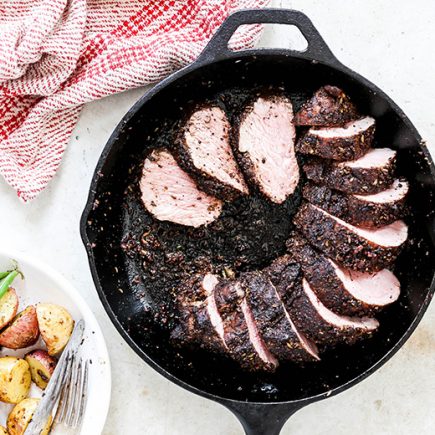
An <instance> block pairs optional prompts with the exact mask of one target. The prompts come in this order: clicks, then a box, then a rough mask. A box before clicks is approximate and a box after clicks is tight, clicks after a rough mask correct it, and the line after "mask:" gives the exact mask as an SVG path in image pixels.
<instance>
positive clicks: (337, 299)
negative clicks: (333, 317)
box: [287, 233, 400, 316]
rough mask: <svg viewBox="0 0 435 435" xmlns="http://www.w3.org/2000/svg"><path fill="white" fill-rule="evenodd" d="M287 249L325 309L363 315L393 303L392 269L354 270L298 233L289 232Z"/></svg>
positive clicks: (395, 284)
mask: <svg viewBox="0 0 435 435" xmlns="http://www.w3.org/2000/svg"><path fill="white" fill-rule="evenodd" d="M287 249H288V251H289V253H290V256H291V258H293V261H297V262H298V263H299V264H300V265H301V267H302V271H303V274H304V277H305V279H306V280H307V281H308V283H309V285H310V287H311V289H312V290H313V292H314V293H315V294H316V296H317V297H318V298H319V299H320V301H321V302H322V304H323V305H325V306H326V308H328V309H330V310H332V311H333V312H334V313H337V314H343V315H348V316H367V315H372V314H373V313H375V312H377V311H379V309H381V308H384V307H386V306H387V305H389V304H391V303H393V302H395V301H396V300H397V299H398V297H399V295H400V283H399V281H398V279H397V278H396V277H395V276H394V274H393V273H392V272H390V271H389V270H387V269H383V270H381V271H380V272H376V273H366V272H357V271H353V270H349V269H345V268H344V267H342V266H340V265H338V264H337V263H335V262H334V261H332V260H331V259H330V258H327V257H326V256H324V255H323V254H322V253H320V252H318V251H316V250H315V249H314V248H313V247H312V246H311V245H310V244H309V243H308V242H307V241H306V240H305V239H304V238H303V237H302V236H300V235H298V234H296V233H295V234H292V235H291V237H290V238H289V240H288V242H287Z"/></svg>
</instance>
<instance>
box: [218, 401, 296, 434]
mask: <svg viewBox="0 0 435 435" xmlns="http://www.w3.org/2000/svg"><path fill="white" fill-rule="evenodd" d="M224 405H225V406H226V407H227V408H228V409H229V410H230V411H231V412H232V413H233V414H234V415H235V416H236V417H237V419H238V420H239V421H240V423H242V426H243V429H244V430H245V434H246V435H279V434H280V432H281V429H282V427H283V426H284V424H285V423H286V421H287V420H288V419H289V418H290V417H291V416H292V415H293V414H294V413H295V412H297V411H299V409H301V408H302V407H303V406H302V405H294V404H289V403H276V404H271V403H266V404H262V403H241V402H231V403H224Z"/></svg>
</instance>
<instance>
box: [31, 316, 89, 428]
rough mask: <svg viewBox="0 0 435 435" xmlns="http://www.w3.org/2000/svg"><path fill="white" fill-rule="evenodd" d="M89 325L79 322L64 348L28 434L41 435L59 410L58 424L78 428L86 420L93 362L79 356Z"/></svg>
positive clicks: (82, 321) (56, 417)
mask: <svg viewBox="0 0 435 435" xmlns="http://www.w3.org/2000/svg"><path fill="white" fill-rule="evenodd" d="M84 327H85V322H84V320H83V319H82V320H79V321H78V322H77V324H76V326H75V328H74V331H73V333H72V335H71V338H70V340H69V342H68V344H67V346H66V348H65V349H64V351H63V353H62V356H61V357H60V359H59V362H58V364H57V366H56V369H55V371H54V373H53V376H52V378H51V380H50V382H49V384H48V387H47V389H46V390H45V392H44V395H43V398H42V399H41V401H40V402H39V405H38V407H37V409H36V411H35V413H34V414H33V418H32V420H31V422H30V423H29V426H28V427H27V429H26V431H25V434H26V435H39V434H40V433H41V431H42V430H43V428H44V427H45V425H46V423H47V420H48V419H49V418H50V417H51V416H52V413H53V409H55V408H56V413H55V418H54V420H55V422H56V423H57V424H59V425H60V424H63V425H64V426H66V427H70V428H74V429H76V428H77V427H79V426H80V425H81V423H82V421H83V416H84V411H85V405H86V399H87V391H88V377H89V360H85V361H84V362H83V358H81V357H80V356H79V355H78V352H79V350H80V347H81V346H80V345H81V342H82V338H83V332H84Z"/></svg>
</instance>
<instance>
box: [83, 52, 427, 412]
mask: <svg viewBox="0 0 435 435" xmlns="http://www.w3.org/2000/svg"><path fill="white" fill-rule="evenodd" d="M277 55H278V56H284V57H287V58H295V59H299V60H303V61H305V62H310V60H309V59H307V57H306V56H304V55H303V52H301V53H299V52H296V51H292V50H285V49H270V48H260V49H251V50H244V51H241V52H237V53H233V54H231V56H228V57H225V58H220V59H217V60H214V59H212V60H209V59H202V58H201V57H200V58H198V60H197V61H196V62H194V63H192V64H190V65H188V66H186V67H184V68H182V69H181V70H179V71H176V72H174V73H173V74H171V75H170V76H168V77H167V78H165V79H164V80H162V81H161V82H159V83H158V84H156V85H155V86H154V87H153V88H151V89H149V90H147V91H146V92H145V93H144V94H143V95H142V97H140V98H139V100H138V101H137V102H136V103H135V104H134V105H133V106H132V107H131V108H130V109H129V110H128V112H127V113H126V114H125V115H124V117H123V118H122V119H121V120H120V122H119V123H118V125H117V126H116V127H115V129H114V130H113V132H112V134H111V135H110V137H109V139H108V141H107V143H106V145H105V146H104V148H103V151H102V153H101V155H100V157H99V159H98V163H97V165H96V168H95V171H94V174H93V176H92V181H91V185H90V189H89V194H88V199H87V202H86V205H85V208H84V210H83V212H82V215H81V219H80V235H81V238H82V242H83V244H84V246H85V249H86V254H87V256H88V262H89V267H90V270H91V275H92V279H93V281H94V285H95V288H96V290H97V293H98V296H99V299H100V301H101V303H102V304H103V307H104V309H105V311H106V313H107V315H108V316H109V318H110V320H111V322H112V324H113V325H114V326H115V328H116V329H117V331H118V332H119V333H120V335H121V337H122V338H123V339H124V340H125V341H126V343H127V344H128V345H129V346H130V347H131V348H132V349H133V350H134V351H135V352H136V354H137V355H138V356H139V357H140V358H141V359H142V360H143V361H145V362H146V363H147V364H148V365H150V366H151V367H152V368H153V369H154V370H156V371H157V372H158V373H159V374H160V375H162V376H164V377H165V378H166V379H168V380H170V381H171V382H174V383H175V384H176V385H179V386H180V387H182V388H184V389H186V390H187V391H190V392H192V393H195V394H197V395H199V396H202V397H205V398H208V399H210V400H214V401H217V402H220V403H221V404H224V405H225V406H231V404H236V405H237V404H246V403H248V404H252V405H270V406H272V405H284V404H288V405H292V404H293V405H295V404H297V405H298V408H300V407H303V406H304V405H306V404H309V403H312V402H316V401H319V400H322V399H325V398H328V397H331V396H334V395H336V394H339V393H341V392H343V391H345V390H347V389H349V388H350V387H352V386H353V385H356V384H358V383H359V382H361V381H362V380H364V379H365V378H367V377H368V376H370V375H371V374H372V373H374V372H375V371H377V370H378V369H379V368H381V367H382V366H383V365H384V364H385V363H386V362H387V361H388V360H389V359H390V358H392V357H393V355H395V354H396V352H398V351H399V349H401V348H402V346H403V345H404V344H405V343H406V341H407V340H408V339H409V337H410V336H411V335H412V333H413V332H414V331H415V329H416V328H417V326H418V324H419V323H420V321H421V319H422V317H423V315H424V314H425V312H426V310H427V308H428V306H429V304H430V302H431V300H432V298H433V295H434V293H435V273H434V275H433V277H432V281H431V284H430V286H429V287H428V288H427V291H426V296H425V298H424V301H423V302H422V304H421V307H420V309H419V311H418V312H417V313H416V315H415V316H414V319H413V321H412V323H411V324H410V326H409V328H408V329H407V330H406V331H405V333H404V334H403V335H402V337H400V339H399V340H398V341H397V342H396V343H395V344H394V346H393V347H392V348H391V349H390V350H389V351H388V352H386V353H385V354H384V355H383V356H382V357H381V358H380V359H379V360H378V361H377V362H375V363H374V364H373V365H371V366H370V367H369V368H368V369H366V370H365V371H364V372H362V373H361V374H359V375H357V376H356V377H354V378H353V379H351V380H349V381H347V382H345V383H344V384H341V385H340V386H338V387H336V388H333V389H331V390H328V391H326V392H324V393H320V394H316V395H314V396H309V397H304V398H302V399H297V400H290V401H270V402H255V401H242V400H235V399H230V398H227V397H223V396H218V395H214V394H211V393H209V392H207V391H205V390H201V389H199V388H197V387H194V386H192V385H190V384H188V383H187V382H185V381H183V380H181V379H179V378H177V377H176V376H174V375H173V374H172V373H170V372H168V371H167V370H165V369H164V368H163V367H161V366H160V365H159V364H158V363H157V362H155V361H154V360H153V359H152V358H151V357H149V356H148V354H147V353H146V352H145V351H143V350H142V349H141V348H140V347H139V346H138V345H137V344H136V343H135V342H134V340H133V339H132V338H131V337H130V335H129V334H128V332H127V331H126V330H125V329H124V328H123V327H122V325H121V324H120V322H119V321H118V319H117V317H116V314H115V313H114V311H113V310H112V308H111V306H110V304H109V302H108V300H107V298H106V295H105V292H104V289H103V288H102V286H101V284H100V279H99V276H98V272H97V268H96V265H95V258H94V255H93V249H92V247H91V243H90V241H89V237H88V234H87V227H88V224H87V221H88V216H89V214H90V213H91V211H92V207H93V204H94V200H95V197H96V192H97V186H98V184H99V181H100V178H101V175H100V174H101V173H102V169H103V167H104V165H105V163H106V160H107V156H108V154H109V153H110V152H111V151H112V149H114V147H116V142H117V139H118V136H119V133H120V132H122V131H123V129H125V128H126V127H127V125H128V124H129V122H130V121H131V119H132V118H133V117H134V116H135V115H136V114H137V112H138V111H139V110H140V109H141V108H142V107H143V106H144V105H145V104H146V103H148V102H149V101H150V100H151V99H152V98H153V97H154V96H155V95H156V94H158V93H159V92H160V91H161V90H162V89H164V88H166V87H167V86H168V85H170V84H172V83H173V82H176V81H177V80H179V79H182V78H183V77H184V76H187V75H188V74H190V73H191V72H193V71H196V70H199V69H201V68H203V67H206V66H209V65H211V64H219V63H221V62H225V61H228V60H230V59H231V60H234V61H235V60H239V59H244V58H247V57H264V56H277ZM311 62H314V63H316V64H321V65H324V66H327V67H328V68H332V69H334V70H337V71H339V72H341V73H344V74H346V75H348V76H351V77H352V78H353V79H354V80H356V81H357V82H359V83H360V84H361V85H363V86H364V87H365V88H368V90H369V91H371V92H372V93H374V94H377V95H378V96H379V97H380V98H382V99H383V100H384V101H385V102H387V103H388V104H389V106H390V107H391V108H392V109H393V111H394V112H395V113H396V114H397V115H398V116H399V117H400V118H401V119H402V121H403V122H404V124H405V125H406V127H407V128H408V129H409V131H410V132H411V133H412V135H413V136H414V138H415V139H416V141H417V142H418V143H419V147H420V150H421V151H422V152H423V154H424V157H425V158H426V160H427V162H428V165H429V169H430V174H431V177H432V180H433V181H434V183H435V163H434V161H433V159H432V157H431V155H430V153H429V150H428V148H427V146H426V142H425V141H424V140H423V139H422V137H421V136H420V134H419V132H418V130H417V129H416V127H415V126H414V125H413V123H412V122H411V121H410V119H409V118H408V117H407V116H406V114H405V113H404V112H403V110H402V109H401V108H400V107H399V106H398V105H397V104H396V103H395V102H394V101H393V100H392V99H391V98H390V97H389V96H388V95H387V94H386V93H385V92H384V91H382V90H381V89H380V88H378V87H377V86H376V85H375V84H374V83H372V82H370V81H369V80H367V79H366V78H365V77H363V76H361V75H360V74H358V73H356V72H355V71H353V70H351V69H350V68H348V67H346V66H345V65H343V64H342V63H341V62H339V61H338V60H337V59H336V58H332V59H330V60H329V61H327V60H311Z"/></svg>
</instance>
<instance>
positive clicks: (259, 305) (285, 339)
mask: <svg viewBox="0 0 435 435" xmlns="http://www.w3.org/2000/svg"><path fill="white" fill-rule="evenodd" d="M240 283H241V285H242V288H243V289H244V291H245V294H246V298H247V300H248V303H249V305H250V307H251V310H252V314H253V315H254V318H255V321H256V323H257V327H258V330H259V331H260V335H261V336H262V338H263V340H264V343H265V344H266V346H267V347H268V349H269V350H270V352H271V353H272V354H273V355H275V356H276V357H277V358H278V359H281V360H288V361H310V360H313V358H312V356H311V355H310V354H309V353H308V352H307V351H306V350H305V349H304V348H303V347H302V345H301V343H300V341H299V339H298V337H297V335H296V333H295V332H294V331H293V329H292V327H291V325H290V323H289V321H288V319H287V317H286V315H285V312H284V307H283V305H282V303H281V301H280V300H279V299H278V296H277V294H276V290H275V287H274V286H273V285H272V283H271V282H270V280H269V279H268V277H267V275H266V274H264V273H262V272H251V273H246V274H244V275H242V277H241V279H240Z"/></svg>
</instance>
